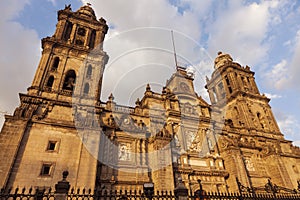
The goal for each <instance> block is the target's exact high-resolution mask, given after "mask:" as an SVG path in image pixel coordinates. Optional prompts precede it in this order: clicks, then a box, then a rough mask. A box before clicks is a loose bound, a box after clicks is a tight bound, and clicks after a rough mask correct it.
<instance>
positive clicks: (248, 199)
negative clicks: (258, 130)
mask: <svg viewBox="0 0 300 200" xmlns="http://www.w3.org/2000/svg"><path fill="white" fill-rule="evenodd" d="M67 176H68V172H64V173H63V179H62V180H61V181H59V182H58V183H57V184H56V185H55V189H52V188H47V189H46V188H37V189H33V188H29V189H26V188H22V189H21V188H16V189H14V190H13V189H7V190H6V189H1V190H0V200H206V199H213V200H223V199H224V200H252V199H254V200H274V199H281V200H290V199H300V193H299V191H300V182H298V184H299V185H298V189H297V190H296V189H295V190H282V191H288V192H286V193H282V192H280V191H281V190H280V189H286V188H282V187H279V186H276V185H275V184H273V183H271V181H270V180H269V181H268V183H267V184H266V186H265V187H266V189H265V191H264V193H259V191H258V190H257V188H256V191H255V189H253V188H248V187H244V186H243V185H242V184H241V183H240V182H239V181H238V179H237V183H238V187H239V192H237V193H220V192H205V191H204V190H202V185H201V181H200V180H199V184H200V190H197V191H196V192H194V193H191V192H188V189H187V188H186V187H185V186H184V184H183V183H182V181H181V180H179V184H178V186H177V187H176V188H175V190H174V191H154V187H152V188H151V189H150V190H148V189H146V188H144V190H107V189H96V190H91V189H76V190H75V189H73V188H72V189H70V184H69V182H68V181H67V180H66V178H67ZM270 188H271V189H270ZM272 188H273V189H272ZM268 192H269V193H268Z"/></svg>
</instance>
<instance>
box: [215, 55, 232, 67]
mask: <svg viewBox="0 0 300 200" xmlns="http://www.w3.org/2000/svg"><path fill="white" fill-rule="evenodd" d="M232 61H233V59H232V58H231V56H230V55H229V54H225V53H222V52H218V56H217V57H216V59H215V69H217V68H219V67H221V66H222V65H224V64H225V63H230V62H232Z"/></svg>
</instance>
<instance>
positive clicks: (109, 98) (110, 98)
mask: <svg viewBox="0 0 300 200" xmlns="http://www.w3.org/2000/svg"><path fill="white" fill-rule="evenodd" d="M114 99H115V97H114V96H113V94H112V93H110V95H109V97H108V100H109V101H113V100H114Z"/></svg>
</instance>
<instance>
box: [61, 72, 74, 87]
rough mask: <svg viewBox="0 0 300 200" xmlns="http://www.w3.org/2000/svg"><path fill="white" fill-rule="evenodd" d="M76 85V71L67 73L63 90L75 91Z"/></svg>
mask: <svg viewBox="0 0 300 200" xmlns="http://www.w3.org/2000/svg"><path fill="white" fill-rule="evenodd" d="M75 83H76V73H75V71H74V70H69V71H68V72H67V73H66V77H65V81H64V85H63V89H64V90H71V91H73V89H74V87H75Z"/></svg>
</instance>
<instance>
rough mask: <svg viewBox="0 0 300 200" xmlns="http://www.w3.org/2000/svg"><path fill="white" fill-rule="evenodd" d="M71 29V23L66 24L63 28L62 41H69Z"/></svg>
mask: <svg viewBox="0 0 300 200" xmlns="http://www.w3.org/2000/svg"><path fill="white" fill-rule="evenodd" d="M72 28H73V24H72V23H71V22H67V23H66V26H65V31H64V34H63V40H64V41H68V39H70V36H71V32H72Z"/></svg>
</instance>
